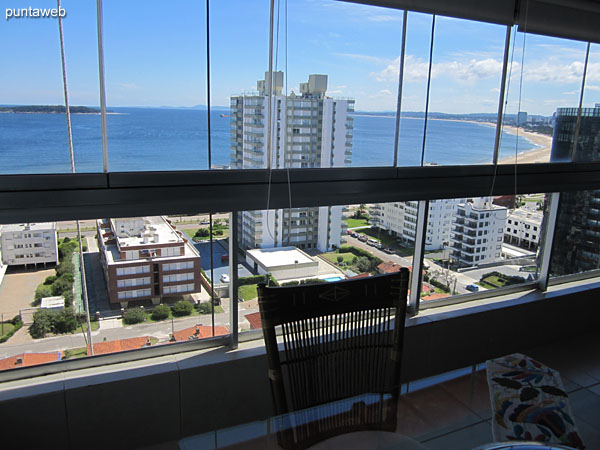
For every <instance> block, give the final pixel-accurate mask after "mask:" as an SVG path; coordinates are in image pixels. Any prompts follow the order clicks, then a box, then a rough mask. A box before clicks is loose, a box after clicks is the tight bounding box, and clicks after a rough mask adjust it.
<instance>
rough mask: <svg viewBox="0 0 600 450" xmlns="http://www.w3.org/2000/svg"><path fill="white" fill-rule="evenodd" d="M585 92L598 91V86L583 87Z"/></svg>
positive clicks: (599, 88) (588, 85)
mask: <svg viewBox="0 0 600 450" xmlns="http://www.w3.org/2000/svg"><path fill="white" fill-rule="evenodd" d="M585 90H586V91H600V86H597V85H594V84H586V85H585Z"/></svg>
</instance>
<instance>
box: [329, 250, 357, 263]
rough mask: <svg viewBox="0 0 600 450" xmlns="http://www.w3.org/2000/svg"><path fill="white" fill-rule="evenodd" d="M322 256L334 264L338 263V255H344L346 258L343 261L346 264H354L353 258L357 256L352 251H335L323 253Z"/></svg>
mask: <svg viewBox="0 0 600 450" xmlns="http://www.w3.org/2000/svg"><path fill="white" fill-rule="evenodd" d="M321 256H322V257H323V258H325V259H326V260H327V261H329V262H331V263H333V264H338V256H342V257H343V258H344V260H343V262H344V263H346V264H352V260H353V259H354V258H356V255H354V254H352V253H335V252H333V253H323V254H322V255H321Z"/></svg>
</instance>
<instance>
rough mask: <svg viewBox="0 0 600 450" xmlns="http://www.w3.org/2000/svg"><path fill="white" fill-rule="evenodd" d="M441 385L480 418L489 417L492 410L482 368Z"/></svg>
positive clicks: (485, 377)
mask: <svg viewBox="0 0 600 450" xmlns="http://www.w3.org/2000/svg"><path fill="white" fill-rule="evenodd" d="M441 387H442V389H444V390H445V391H446V392H448V393H449V394H450V395H451V396H452V397H454V398H456V399H457V400H458V401H460V402H461V403H463V404H464V405H465V406H466V407H467V408H469V410H471V411H472V412H473V413H475V414H477V416H478V417H480V418H481V419H483V420H488V419H490V417H491V415H492V410H491V406H490V391H489V386H488V383H487V375H486V372H485V371H483V370H482V371H478V372H475V373H474V374H470V375H465V376H462V377H459V378H455V379H454V380H449V381H447V382H445V383H443V384H442V385H441Z"/></svg>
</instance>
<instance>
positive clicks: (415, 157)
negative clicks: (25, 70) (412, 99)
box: [0, 108, 535, 174]
mask: <svg viewBox="0 0 600 450" xmlns="http://www.w3.org/2000/svg"><path fill="white" fill-rule="evenodd" d="M111 111H113V112H114V114H109V115H108V116H107V130H108V156H109V170H110V171H111V172H119V171H156V170H198V169H207V168H208V167H209V165H208V132H207V122H208V113H207V111H201V110H192V109H166V108H111ZM223 113H224V111H211V136H212V139H211V154H212V165H222V166H227V165H229V163H230V147H229V145H230V141H229V139H230V119H229V117H220V115H221V114H223ZM72 125H73V141H74V144H73V145H74V152H75V168H76V171H77V172H102V139H101V133H100V116H99V115H97V114H89V115H88V114H74V115H72ZM394 133H395V118H394V117H389V116H380V115H368V114H357V115H355V116H354V130H353V134H354V137H353V145H352V164H351V166H353V167H366V166H390V165H392V164H393V160H394V158H393V152H394ZM494 137H495V128H494V127H492V126H489V125H484V124H477V123H469V122H455V121H446V120H429V121H428V125H427V139H426V146H425V162H427V163H436V164H485V163H491V161H492V152H493V148H494ZM422 145H423V119H408V118H406V119H402V120H401V123H400V137H399V145H398V165H399V166H415V165H420V162H421V151H422ZM516 145H517V140H516V136H514V135H511V134H508V133H504V134H503V136H502V145H501V152H500V158H503V157H505V156H511V155H514V153H515V146H516ZM533 148H535V146H534V145H533V144H532V143H531V142H529V141H527V140H526V139H523V138H521V137H520V138H519V142H518V148H517V151H518V152H519V153H520V152H523V151H527V150H530V149H533ZM70 171H71V166H70V160H69V146H68V141H67V131H66V119H65V116H64V115H63V114H0V174H19V173H66V172H70Z"/></svg>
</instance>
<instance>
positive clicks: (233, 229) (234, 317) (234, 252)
mask: <svg viewBox="0 0 600 450" xmlns="http://www.w3.org/2000/svg"><path fill="white" fill-rule="evenodd" d="M237 243H238V212H237V211H232V212H230V213H229V326H230V327H231V328H230V329H231V334H230V336H231V343H230V345H231V348H232V349H236V348H237V347H238V271H237V267H238V245H237Z"/></svg>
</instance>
